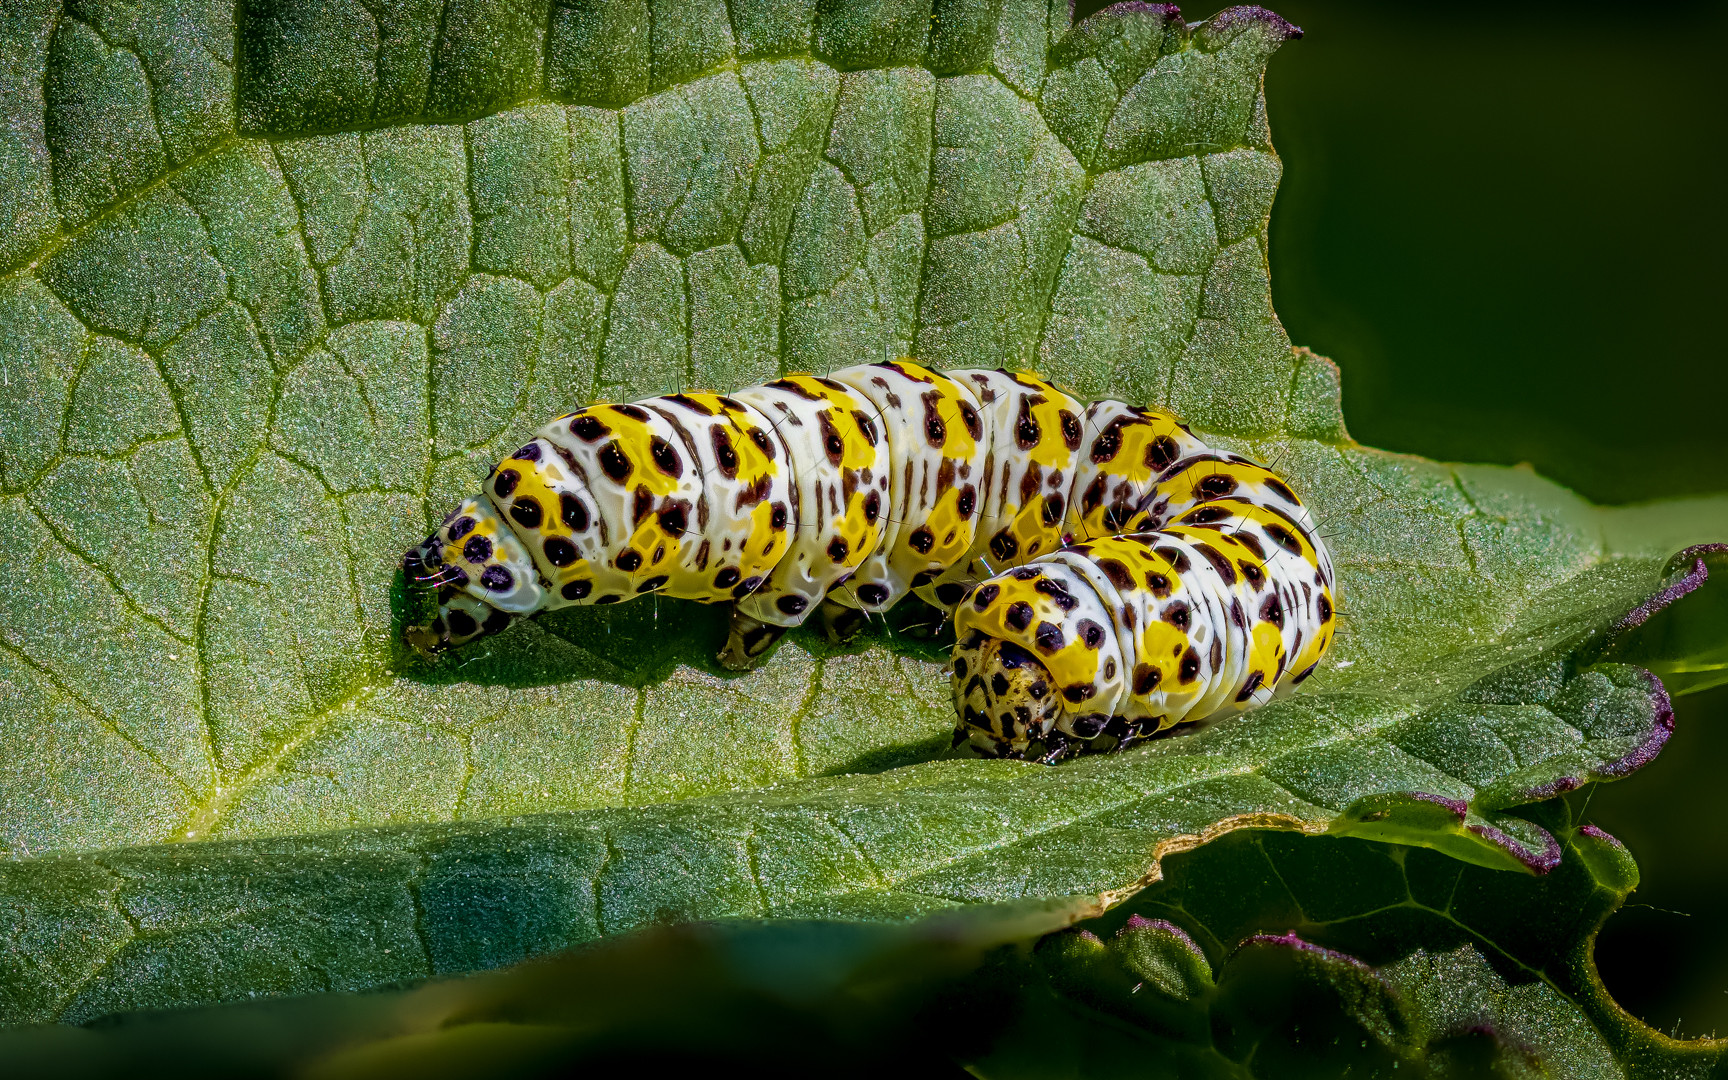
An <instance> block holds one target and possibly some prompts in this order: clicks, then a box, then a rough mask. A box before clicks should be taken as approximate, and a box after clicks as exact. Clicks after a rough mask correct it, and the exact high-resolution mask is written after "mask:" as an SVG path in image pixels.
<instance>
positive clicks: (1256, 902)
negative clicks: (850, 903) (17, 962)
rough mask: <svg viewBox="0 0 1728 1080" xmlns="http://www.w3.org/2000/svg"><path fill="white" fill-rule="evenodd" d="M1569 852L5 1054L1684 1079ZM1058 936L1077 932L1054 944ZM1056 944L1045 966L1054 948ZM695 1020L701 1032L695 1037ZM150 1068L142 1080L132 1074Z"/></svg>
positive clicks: (1233, 889) (1222, 884) (1606, 909)
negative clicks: (1618, 982) (1537, 872)
mask: <svg viewBox="0 0 1728 1080" xmlns="http://www.w3.org/2000/svg"><path fill="white" fill-rule="evenodd" d="M1533 816H1536V817H1539V818H1541V819H1542V820H1543V821H1544V822H1545V823H1547V824H1548V826H1549V827H1550V828H1552V829H1554V831H1555V834H1556V835H1557V836H1560V837H1562V838H1563V840H1562V842H1561V843H1562V846H1563V848H1564V857H1563V858H1562V860H1561V862H1560V864H1559V865H1558V866H1557V867H1556V868H1555V870H1554V871H1553V872H1552V873H1550V874H1548V875H1546V876H1543V877H1530V876H1526V875H1517V874H1505V873H1500V872H1497V871H1493V870H1488V869H1483V868H1478V867H1471V866H1467V865H1464V864H1461V863H1459V862H1457V861H1455V860H1452V859H1448V858H1446V857H1444V856H1441V855H1436V854H1434V853H1432V852H1427V851H1423V850H1420V849H1409V848H1402V847H1397V846H1393V845H1389V844H1382V843H1377V842H1364V841H1359V840H1343V839H1335V838H1329V837H1310V838H1305V837H1301V836H1297V835H1292V834H1289V833H1276V832H1264V831H1256V830H1243V831H1240V832H1237V833H1233V834H1232V835H1230V836H1228V837H1225V838H1223V839H1221V840H1219V841H1217V842H1216V843H1213V844H1211V845H1208V846H1206V847H1204V848H1201V849H1200V850H1198V851H1195V852H1191V853H1187V854H1183V855H1178V856H1175V857H1173V858H1171V859H1170V860H1169V861H1168V862H1167V864H1166V867H1165V869H1166V877H1165V879H1164V880H1163V881H1161V882H1159V883H1158V884H1156V885H1154V886H1152V887H1150V888H1148V889H1146V890H1145V891H1143V892H1142V893H1140V894H1139V895H1137V896H1135V897H1133V898H1132V899H1131V900H1129V901H1128V902H1127V903H1126V904H1124V905H1122V906H1121V907H1119V908H1117V909H1116V910H1114V911H1112V912H1110V913H1108V914H1106V915H1103V916H1101V917H1093V918H1090V919H1088V920H1087V921H1085V922H1082V923H1080V924H1079V926H1078V927H1075V928H1073V929H1068V930H1062V929H1061V928H1062V927H1064V926H1067V925H1068V924H1070V923H1071V922H1073V920H1075V919H1077V918H1085V917H1086V916H1088V915H1091V914H1093V913H1094V912H1095V910H1096V908H1095V906H1093V907H1091V908H1089V907H1088V906H1087V905H1086V904H1085V903H1083V902H1078V903H1077V902H1072V901H1070V902H1067V903H1056V904H1047V905H1025V904H1021V905H975V906H973V907H969V908H966V909H963V910H961V911H958V912H950V913H943V914H939V915H935V916H931V917H929V918H927V919H925V920H922V921H919V922H915V923H912V924H910V925H905V926H883V925H880V924H870V923H859V922H833V921H826V922H806V921H799V920H767V921H764V920H729V921H725V922H720V923H707V924H696V925H686V926H683V927H678V928H654V929H650V930H645V931H641V932H638V933H634V934H630V935H626V936H624V937H622V938H618V939H615V940H613V941H611V942H608V943H604V944H601V945H598V946H594V947H589V948H586V949H580V950H576V951H575V952H572V953H570V954H567V955H565V956H562V957H558V958H555V959H553V960H551V961H540V962H534V963H530V964H526V965H522V966H520V967H517V968H513V969H511V970H509V971H506V972H495V973H487V974H482V975H478V976H468V977H464V978H459V979H454V980H441V981H437V982H434V983H432V984H430V985H428V986H425V987H421V988H418V989H415V990H411V991H406V992H393V993H383V994H370V995H351V994H322V995H314V996H311V997H306V998H299V999H290V1000H286V1001H284V1000H276V1001H268V1002H254V1003H245V1004H240V1005H229V1006H221V1007H216V1008H209V1009H202V1010H193V1011H189V1012H183V1013H171V1014H143V1015H131V1016H123V1017H118V1018H113V1019H110V1020H108V1021H105V1022H103V1023H101V1024H98V1025H95V1026H93V1027H91V1028H87V1029H83V1030H77V1029H68V1028H65V1027H60V1026H45V1027H39V1028H34V1029H23V1030H14V1031H12V1032H9V1033H0V1055H3V1056H4V1057H5V1059H6V1060H7V1061H8V1062H9V1063H11V1064H12V1065H13V1066H14V1071H15V1072H16V1073H17V1075H19V1076H21V1077H24V1076H36V1075H43V1076H50V1075H51V1076H55V1077H67V1076H80V1075H109V1074H111V1073H112V1072H113V1071H114V1070H115V1069H117V1068H122V1067H129V1068H133V1069H137V1068H140V1067H144V1068H148V1067H149V1066H150V1065H152V1064H157V1063H160V1064H161V1065H164V1066H165V1065H167V1064H168V1063H170V1062H171V1063H172V1067H173V1068H174V1069H175V1070H176V1072H177V1073H178V1074H181V1075H187V1074H190V1075H202V1074H210V1075H233V1074H239V1073H246V1074H251V1073H264V1074H271V1075H274V1074H281V1075H296V1076H298V1075H311V1076H318V1077H356V1078H357V1077H373V1076H401V1075H409V1074H412V1075H416V1076H473V1075H482V1074H484V1075H488V1076H496V1075H536V1076H538V1075H548V1074H549V1073H550V1072H552V1071H556V1070H564V1071H569V1070H572V1069H579V1068H583V1067H586V1070H587V1071H601V1070H602V1067H603V1066H602V1063H610V1062H613V1061H621V1060H628V1061H629V1062H631V1065H632V1067H634V1068H637V1069H638V1070H640V1069H643V1068H649V1067H650V1065H649V1063H656V1064H657V1063H660V1062H667V1063H668V1064H671V1063H673V1062H676V1063H678V1065H679V1067H681V1068H685V1069H688V1068H689V1067H690V1066H692V1065H697V1064H703V1065H707V1064H710V1063H712V1064H718V1063H722V1062H749V1063H750V1065H751V1067H752V1068H753V1069H754V1070H755V1071H757V1072H759V1073H760V1072H766V1073H767V1074H769V1075H779V1073H780V1071H786V1072H787V1073H788V1074H798V1073H802V1072H803V1071H805V1070H807V1068H808V1063H809V1062H813V1061H820V1062H823V1063H824V1067H825V1068H830V1069H832V1070H834V1071H836V1072H837V1073H838V1074H839V1075H845V1076H851V1075H857V1076H872V1075H883V1074H884V1073H887V1072H892V1073H896V1074H897V1073H899V1072H901V1071H904V1070H906V1069H908V1068H909V1067H910V1068H913V1069H930V1068H933V1067H934V1065H935V1063H938V1062H948V1063H953V1064H955V1065H964V1066H965V1067H966V1069H967V1070H968V1071H970V1072H972V1073H973V1074H974V1075H980V1076H986V1077H994V1078H1009V1077H1020V1076H1026V1077H1043V1076H1052V1075H1057V1076H1074V1077H1086V1078H1093V1077H1096V1078H1100V1080H1102V1078H1105V1077H1111V1076H1118V1075H1121V1076H1145V1075H1147V1074H1148V1069H1154V1070H1156V1069H1158V1068H1162V1069H1163V1070H1164V1071H1163V1072H1157V1071H1154V1073H1153V1075H1173V1076H1188V1077H1211V1076H1217V1077H1268V1078H1271V1077H1276V1078H1280V1080H1283V1078H1288V1077H1298V1076H1317V1077H1318V1076H1345V1075H1348V1076H1364V1075H1370V1076H1383V1075H1415V1076H1421V1077H1452V1076H1496V1077H1556V1078H1560V1077H1564V1078H1566V1080H1584V1078H1600V1077H1615V1078H1620V1077H1659V1076H1661V1077H1672V1076H1703V1075H1708V1074H1709V1073H1710V1070H1711V1069H1712V1068H1719V1067H1720V1063H1721V1061H1722V1059H1723V1055H1724V1052H1725V1051H1728V1040H1700V1041H1696V1042H1692V1043H1680V1042H1676V1041H1674V1040H1671V1039H1668V1038H1666V1037H1664V1036H1662V1035H1661V1034H1660V1033H1658V1032H1655V1031H1652V1030H1650V1029H1649V1028H1646V1027H1644V1026H1643V1025H1642V1024H1640V1023H1638V1022H1637V1021H1635V1020H1633V1019H1632V1018H1630V1017H1628V1016H1627V1015H1626V1014H1624V1013H1622V1012H1620V1011H1619V1009H1618V1008H1617V1007H1616V1006H1615V1005H1614V1003H1613V1002H1612V1001H1611V1000H1610V999H1609V997H1608V995H1607V993H1606V991H1605V990H1604V988H1603V987H1602V985H1601V983H1600V981H1599V980H1598V979H1597V977H1596V974H1595V970H1594V966H1593V964H1592V962H1591V950H1592V948H1593V944H1594V939H1595V935H1596V933H1597V931H1598V929H1599V928H1600V927H1601V925H1602V922H1603V920H1604V919H1605V918H1606V917H1607V916H1608V915H1610V914H1611V913H1612V912H1614V911H1615V910H1616V909H1617V908H1619V907H1620V905H1621V904H1622V903H1623V901H1624V900H1625V898H1626V896H1627V894H1628V893H1629V892H1630V891H1631V890H1632V889H1633V888H1635V887H1636V885H1637V882H1638V869H1637V867H1636V866H1635V865H1634V864H1633V862H1632V860H1631V857H1630V856H1629V855H1628V854H1627V853H1626V851H1625V849H1624V848H1622V847H1621V846H1620V845H1619V843H1618V842H1617V841H1615V840H1614V839H1613V838H1612V837H1609V836H1608V835H1607V834H1605V833H1602V832H1600V831H1599V830H1594V829H1591V828H1589V827H1586V828H1584V829H1577V830H1575V829H1573V828H1572V827H1571V826H1570V824H1569V823H1568V822H1567V820H1566V812H1565V809H1564V807H1563V806H1561V805H1558V804H1545V805H1543V806H1539V807H1537V808H1535V811H1534V813H1533ZM1050 931H1056V932H1054V933H1048V932H1050ZM1043 934H1047V936H1043V937H1042V939H1041V940H1040V939H1039V935H1043ZM669 1018H676V1020H675V1022H669ZM122 1063H124V1066H123V1065H122Z"/></svg>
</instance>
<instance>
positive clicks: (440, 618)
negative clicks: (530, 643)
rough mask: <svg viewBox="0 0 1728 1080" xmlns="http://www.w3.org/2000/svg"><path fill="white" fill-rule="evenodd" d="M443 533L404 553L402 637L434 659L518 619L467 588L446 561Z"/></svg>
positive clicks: (454, 568)
mask: <svg viewBox="0 0 1728 1080" xmlns="http://www.w3.org/2000/svg"><path fill="white" fill-rule="evenodd" d="M442 531H443V530H440V533H441V532H442ZM440 533H433V534H432V535H431V536H429V537H427V538H426V540H425V542H424V543H422V544H420V545H419V546H417V547H413V548H410V549H409V550H408V552H407V553H406V554H404V555H403V556H402V609H401V615H402V637H403V639H404V640H405V641H407V642H408V644H409V646H410V647H411V648H413V650H414V651H415V652H417V653H419V654H420V655H421V656H424V657H427V658H429V659H430V658H435V657H437V656H438V655H439V654H440V653H443V652H445V651H447V650H449V649H453V648H455V647H456V646H458V645H466V644H467V643H468V642H470V641H473V640H474V639H476V638H481V637H485V636H487V635H489V634H496V633H498V632H499V631H500V630H503V629H504V628H505V627H507V626H509V625H510V623H511V621H512V618H513V616H511V615H510V613H509V612H505V611H500V610H498V609H497V608H495V607H493V606H492V605H490V604H488V603H486V602H485V601H483V600H480V599H479V598H478V597H474V596H471V595H469V594H468V593H467V592H465V591H464V590H463V589H462V587H461V582H462V581H463V579H462V578H461V577H460V576H459V575H460V574H461V573H462V571H461V570H460V568H459V567H454V566H451V565H450V564H448V563H446V562H444V559H443V554H442V552H443V549H444V546H445V542H446V541H445V538H444V537H443V536H441V535H440Z"/></svg>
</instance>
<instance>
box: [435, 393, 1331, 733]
mask: <svg viewBox="0 0 1728 1080" xmlns="http://www.w3.org/2000/svg"><path fill="white" fill-rule="evenodd" d="M403 570H404V573H405V576H406V579H407V581H408V582H409V584H410V586H411V587H419V588H427V589H435V590H436V595H437V600H438V613H437V616H436V617H435V618H432V619H430V620H429V621H427V622H425V623H422V624H418V625H412V626H409V627H407V630H406V633H407V638H408V641H409V642H410V644H412V645H414V647H415V648H417V649H419V650H421V651H423V652H427V653H436V652H438V651H441V650H443V649H447V648H450V647H452V646H455V645H460V644H463V643H465V642H468V641H471V640H473V639H475V638H478V637H481V636H483V635H486V634H491V633H496V632H498V631H499V630H502V629H504V628H505V627H506V626H508V625H509V624H510V622H511V621H512V619H514V618H515V617H516V616H519V615H525V614H529V613H532V612H536V611H543V610H549V609H554V608H560V607H567V606H570V605H573V604H611V603H618V602H621V601H624V600H627V599H630V598H632V597H635V596H638V595H642V594H646V593H661V594H664V595H667V596H676V597H684V598H687V599H692V600H698V601H702V602H707V603H715V602H721V601H728V602H731V603H733V605H734V609H733V616H732V632H731V636H730V639H729V640H728V642H727V645H726V648H725V649H724V650H723V651H722V653H721V659H722V661H723V662H725V663H726V664H727V665H728V666H733V667H744V666H748V665H749V663H750V662H751V661H752V660H754V659H755V658H756V657H757V656H759V655H760V654H761V653H762V652H764V651H766V649H767V648H768V647H769V646H770V645H772V644H773V642H774V641H775V640H776V639H777V638H778V636H779V634H780V633H781V632H783V630H784V629H785V628H786V627H790V626H796V625H798V624H800V623H802V622H803V621H805V620H806V619H807V618H809V617H810V615H811V614H812V613H813V612H815V611H817V610H822V611H823V612H824V613H825V616H826V617H827V618H828V619H829V620H830V622H832V621H834V620H835V619H836V618H837V617H839V616H842V615H844V614H845V611H844V609H847V608H850V609H854V611H863V612H877V611H882V610H885V609H887V608H889V607H891V606H893V605H894V604H895V603H896V602H898V601H899V600H900V599H902V598H903V597H904V596H905V595H906V594H907V593H908V592H913V593H916V594H917V595H919V596H920V597H922V598H923V599H925V600H927V601H928V602H930V603H932V604H934V605H936V606H938V607H941V608H944V609H950V610H953V611H954V613H955V615H954V617H955V630H956V633H957V636H958V639H959V644H958V645H957V646H956V649H955V661H954V697H955V705H956V708H957V710H958V711H959V716H960V720H959V731H958V733H957V734H956V736H955V741H956V742H957V743H958V742H961V741H967V740H969V741H971V743H972V744H973V745H974V747H976V748H977V749H978V750H980V751H981V752H984V753H987V754H992V755H998V756H1002V755H1006V756H1013V757H1033V758H1037V759H1040V760H1055V759H1056V758H1059V757H1062V756H1065V755H1067V754H1070V753H1074V752H1079V751H1084V750H1103V749H1111V748H1116V747H1120V746H1124V745H1128V744H1130V743H1132V742H1134V741H1136V740H1138V739H1140V738H1144V737H1146V736H1147V735H1150V734H1152V733H1155V732H1156V731H1159V730H1162V729H1163V728H1166V727H1170V726H1172V725H1174V724H1177V723H1181V722H1183V721H1192V720H1202V719H1207V718H1210V717H1213V716H1216V715H1220V714H1224V713H1228V712H1233V711H1241V710H1244V709H1248V708H1253V707H1255V706H1257V705H1260V704H1264V703H1265V702H1266V701H1268V700H1270V699H1271V698H1272V697H1274V696H1276V695H1278V694H1280V693H1282V692H1285V691H1287V690H1288V689H1289V688H1291V687H1293V686H1294V685H1295V684H1297V683H1299V682H1301V681H1302V680H1303V679H1304V678H1306V677H1307V675H1308V674H1309V673H1310V672H1312V671H1313V670H1314V667H1315V665H1316V664H1317V663H1318V662H1319V660H1320V657H1321V656H1322V655H1323V654H1324V653H1325V651H1326V648H1327V646H1328V645H1329V644H1330V643H1331V639H1332V634H1333V630H1334V625H1335V624H1334V609H1333V598H1332V592H1333V589H1334V579H1333V574H1332V566H1331V561H1330V558H1329V556H1328V555H1327V552H1326V550H1325V547H1324V546H1323V545H1322V544H1321V542H1320V540H1319V539H1318V537H1317V536H1316V534H1315V530H1314V524H1313V519H1312V518H1311V517H1310V515H1309V514H1308V511H1307V510H1306V508H1304V507H1303V505H1302V503H1301V502H1300V501H1299V500H1298V499H1297V497H1296V495H1295V494H1294V493H1293V492H1292V491H1291V490H1290V488H1289V487H1288V486H1286V485H1285V484H1284V482H1283V481H1281V480H1280V479H1279V478H1278V477H1277V476H1276V475H1275V474H1274V473H1272V472H1271V471H1270V470H1268V469H1266V468H1264V467H1263V466H1260V465H1257V464H1254V463H1253V462H1251V461H1248V460H1247V459H1245V458H1242V457H1239V456H1237V455H1235V454H1230V453H1225V452H1221V451H1216V450H1213V449H1210V448H1208V447H1207V446H1206V445H1205V444H1204V443H1202V442H1201V441H1200V440H1199V439H1197V438H1195V437H1194V435H1193V434H1192V433H1191V432H1190V431H1188V429H1187V428H1186V427H1185V426H1183V425H1182V424H1181V423H1180V422H1179V421H1178V420H1177V419H1176V418H1175V417H1173V416H1171V415H1169V414H1168V413H1164V412H1160V411H1158V410H1154V409H1146V408H1139V407H1136V406H1132V405H1127V404H1124V403H1122V402H1119V401H1108V400H1106V401H1098V402H1094V403H1093V404H1091V405H1090V406H1085V405H1082V404H1080V403H1079V402H1078V401H1076V400H1074V399H1073V398H1071V397H1069V396H1068V395H1067V394H1065V393H1063V392H1062V391H1060V390H1057V389H1056V388H1055V387H1053V386H1051V385H1049V384H1048V383H1046V382H1044V381H1042V380H1040V379H1038V378H1037V377H1035V376H1032V375H1029V374H1025V373H1010V372H1005V371H984V370H965V371H953V372H949V373H948V374H946V375H944V374H940V373H937V372H935V371H931V370H929V369H927V368H923V367H920V366H918V365H916V364H913V363H911V362H908V361H896V362H890V363H882V364H867V365H860V366H857V367H851V368H846V369H844V370H841V371H837V372H834V373H833V374H832V375H831V376H829V377H827V378H817V377H814V376H810V375H791V376H788V377H786V378H783V379H779V380H777V381H775V382H772V383H769V384H768V385H766V386H758V387H752V388H750V389H747V390H742V391H739V392H737V393H735V394H732V395H729V396H721V395H716V394H710V393H686V394H672V395H668V396H664V397H657V398H650V399H647V400H644V401H638V402H635V403H632V404H622V405H614V404H600V405H592V406H589V407H587V408H585V409H581V410H579V411H577V412H574V413H571V414H569V415H567V416H562V417H559V418H558V419H556V420H554V421H552V422H551V423H550V424H547V425H546V426H545V427H543V428H541V429H540V430H539V431H538V432H536V433H535V437H534V439H533V440H532V441H531V442H529V443H528V444H526V445H525V446H523V447H522V448H521V449H520V450H518V451H517V452H516V453H515V454H514V455H512V456H511V457H509V458H506V459H505V460H504V461H502V462H500V463H499V464H498V466H497V467H496V468H494V469H493V471H492V473H491V474H490V475H489V476H488V477H487V478H486V481H485V483H484V486H483V490H482V493H481V494H480V495H477V496H473V497H470V498H468V499H466V500H464V501H463V503H462V504H461V505H460V506H458V507H457V508H456V510H455V511H454V512H452V513H451V514H450V515H449V516H448V517H447V518H446V519H445V521H444V523H443V524H442V525H441V526H440V527H439V528H438V530H437V531H436V532H435V533H433V535H432V536H430V537H428V538H427V539H426V541H425V542H424V543H422V544H421V545H419V546H418V547H416V548H414V549H413V550H411V551H409V552H408V553H407V554H406V555H405V556H404V557H403Z"/></svg>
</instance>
